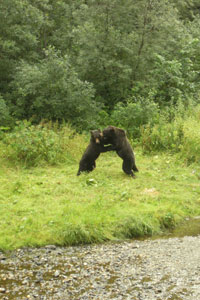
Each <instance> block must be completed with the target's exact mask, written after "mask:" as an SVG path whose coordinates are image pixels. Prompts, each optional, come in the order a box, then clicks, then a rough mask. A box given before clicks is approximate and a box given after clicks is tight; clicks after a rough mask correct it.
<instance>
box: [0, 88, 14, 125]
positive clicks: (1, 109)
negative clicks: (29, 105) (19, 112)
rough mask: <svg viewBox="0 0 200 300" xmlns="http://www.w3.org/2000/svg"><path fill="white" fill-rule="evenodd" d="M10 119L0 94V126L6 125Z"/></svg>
mask: <svg viewBox="0 0 200 300" xmlns="http://www.w3.org/2000/svg"><path fill="white" fill-rule="evenodd" d="M10 121H11V117H10V112H9V109H8V106H7V105H6V103H5V101H4V99H3V98H2V96H1V94H0V126H7V125H8V124H9V123H10Z"/></svg>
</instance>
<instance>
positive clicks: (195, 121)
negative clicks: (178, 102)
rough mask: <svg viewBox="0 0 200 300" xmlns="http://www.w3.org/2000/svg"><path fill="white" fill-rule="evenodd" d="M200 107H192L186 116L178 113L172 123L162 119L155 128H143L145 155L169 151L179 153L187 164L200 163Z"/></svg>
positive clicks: (142, 142) (142, 136)
mask: <svg viewBox="0 0 200 300" xmlns="http://www.w3.org/2000/svg"><path fill="white" fill-rule="evenodd" d="M199 127H200V106H196V107H190V108H188V110H187V111H186V112H185V115H184V114H182V113H180V112H178V113H176V114H175V117H174V119H173V120H171V121H170V122H169V121H168V120H167V118H166V116H164V115H162V116H161V117H160V120H159V123H157V124H155V125H154V126H150V125H149V124H148V125H147V126H144V127H142V128H141V139H140V141H141V145H142V148H143V151H144V153H150V152H154V151H164V150H169V151H173V152H178V153H179V154H180V157H181V158H183V159H184V161H185V162H187V163H193V162H198V163H199V162H200V132H199V130H198V128H199Z"/></svg>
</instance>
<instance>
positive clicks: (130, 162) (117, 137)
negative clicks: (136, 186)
mask: <svg viewBox="0 0 200 300" xmlns="http://www.w3.org/2000/svg"><path fill="white" fill-rule="evenodd" d="M103 143H104V144H112V145H113V148H115V150H116V152H117V154H118V155H119V157H121V158H122V159H123V164H122V169H123V171H124V172H125V173H126V174H128V175H131V176H132V177H135V175H134V173H133V171H135V172H138V168H137V167H136V164H135V156H134V153H133V149H132V147H131V145H130V143H129V141H128V139H127V137H126V132H125V131H124V130H123V129H121V128H117V127H115V126H108V127H107V128H105V129H104V130H103Z"/></svg>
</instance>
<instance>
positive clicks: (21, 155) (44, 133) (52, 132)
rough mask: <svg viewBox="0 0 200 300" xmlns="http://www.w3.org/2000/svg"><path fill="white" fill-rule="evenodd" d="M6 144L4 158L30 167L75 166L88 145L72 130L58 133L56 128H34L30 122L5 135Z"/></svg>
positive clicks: (45, 126) (40, 126) (58, 130)
mask: <svg viewBox="0 0 200 300" xmlns="http://www.w3.org/2000/svg"><path fill="white" fill-rule="evenodd" d="M3 143H4V145H5V146H6V148H5V149H4V150H2V152H3V153H4V156H5V157H6V158H7V159H9V160H11V161H12V162H13V163H14V164H17V163H18V164H22V165H24V166H26V167H33V166H37V165H40V164H41V163H44V162H46V163H48V164H51V165H55V164H59V163H61V162H64V161H68V162H69V163H72V162H73V161H76V160H77V153H79V152H80V149H82V147H83V145H84V141H83V139H82V138H81V137H80V136H79V135H77V134H75V132H74V131H73V130H72V129H71V128H70V127H69V126H63V127H61V128H59V129H58V128H57V126H56V124H53V125H51V123H47V124H45V123H41V124H39V125H36V126H34V125H31V124H30V123H29V122H19V123H18V125H17V126H16V127H15V129H14V130H13V131H12V132H10V133H6V134H4V138H3ZM72 148H73V150H72Z"/></svg>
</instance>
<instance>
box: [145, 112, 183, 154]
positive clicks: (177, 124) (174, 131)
mask: <svg viewBox="0 0 200 300" xmlns="http://www.w3.org/2000/svg"><path fill="white" fill-rule="evenodd" d="M183 136H184V133H183V120H182V119H181V118H180V119H176V120H174V121H172V122H171V123H167V122H166V120H165V119H163V118H162V117H161V118H160V121H159V123H158V124H155V125H154V126H153V127H152V126H150V125H149V124H148V125H147V126H145V127H143V128H142V129H141V145H142V149H143V151H144V153H148V152H152V151H164V150H172V151H173V152H178V151H179V150H180V145H181V143H182V140H183Z"/></svg>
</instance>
